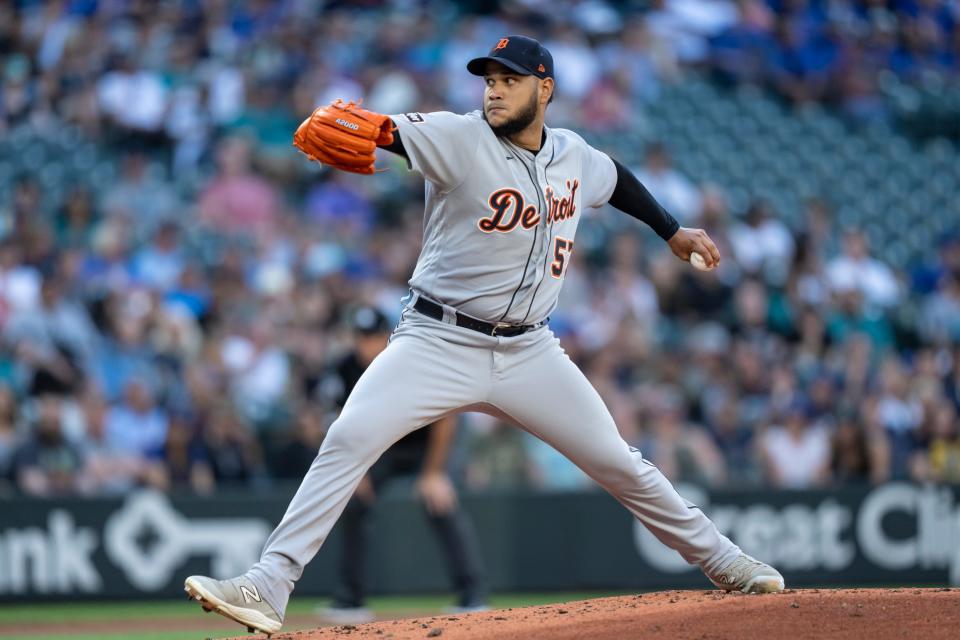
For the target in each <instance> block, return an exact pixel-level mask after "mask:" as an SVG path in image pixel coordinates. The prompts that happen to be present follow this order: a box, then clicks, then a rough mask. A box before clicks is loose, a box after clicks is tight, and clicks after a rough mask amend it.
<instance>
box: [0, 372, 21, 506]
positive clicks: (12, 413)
mask: <svg viewBox="0 0 960 640" xmlns="http://www.w3.org/2000/svg"><path fill="white" fill-rule="evenodd" d="M17 414H18V411H17V398H16V396H15V395H14V393H13V389H12V388H10V385H8V384H0V491H2V490H3V489H4V488H5V486H6V484H7V481H8V480H11V479H12V478H11V475H12V474H11V466H12V465H11V461H12V458H13V453H14V451H15V450H16V448H17V446H18V444H19V438H18V436H17V426H18V425H17V420H18V419H19V416H18V415H17Z"/></svg>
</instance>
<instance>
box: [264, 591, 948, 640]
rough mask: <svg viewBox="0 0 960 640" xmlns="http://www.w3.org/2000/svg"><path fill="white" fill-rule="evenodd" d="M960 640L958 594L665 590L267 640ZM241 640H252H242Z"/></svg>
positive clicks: (367, 625)
mask: <svg viewBox="0 0 960 640" xmlns="http://www.w3.org/2000/svg"><path fill="white" fill-rule="evenodd" d="M958 637H960V589H945V588H944V589H843V590H838V589H804V590H793V589H791V590H787V591H784V592H783V593H778V594H773V595H743V594H740V593H731V594H724V593H720V592H716V591H664V592H659V593H648V594H643V595H635V596H622V597H619V598H602V599H597V600H583V601H579V602H568V603H565V604H554V605H547V606H541V607H526V608H522V609H501V610H498V611H487V612H483V613H474V614H470V615H457V616H451V615H445V616H435V617H429V618H415V619H405V620H392V621H387V622H376V623H372V624H364V625H357V626H350V625H346V626H338V627H328V628H322V629H315V630H312V631H297V632H294V633H281V634H277V635H274V636H273V640H333V639H337V640H344V639H345V638H370V639H378V640H379V639H384V640H386V639H388V638H389V639H391V640H407V639H413V638H417V639H418V640H419V639H420V638H440V639H441V640H480V639H488V638H489V639H491V640H492V639H496V640H503V639H508V638H517V639H520V638H523V639H524V640H572V639H573V638H577V639H586V638H589V639H590V640H624V639H628V638H670V639H671V640H672V639H674V638H696V639H698V640H700V639H706V638H709V639H711V640H721V639H727V638H729V639H731V640H733V639H742V638H763V640H769V639H770V638H791V639H792V640H804V639H810V640H814V639H817V640H819V639H822V638H844V639H848V638H849V639H852V640H860V639H864V640H866V639H869V640H888V639H894V638H896V639H897V640H900V639H903V638H909V639H913V638H923V639H924V640H933V639H935V638H958ZM246 638H247V639H249V638H250V636H246Z"/></svg>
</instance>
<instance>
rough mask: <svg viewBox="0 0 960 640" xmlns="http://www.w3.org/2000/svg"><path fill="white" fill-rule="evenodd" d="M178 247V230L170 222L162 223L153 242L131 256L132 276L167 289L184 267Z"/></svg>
mask: <svg viewBox="0 0 960 640" xmlns="http://www.w3.org/2000/svg"><path fill="white" fill-rule="evenodd" d="M184 262H185V260H184V256H183V251H182V249H181V247H180V237H179V230H178V229H177V227H176V225H174V224H171V223H165V224H163V225H162V226H161V227H160V228H159V229H158V230H157V233H156V235H155V236H154V239H153V242H152V243H151V244H150V245H149V246H146V247H144V248H143V249H141V250H140V251H139V252H137V254H136V255H135V256H134V258H133V265H132V267H133V268H132V271H133V277H134V278H135V279H136V280H137V282H139V283H141V284H144V285H146V286H148V287H150V288H152V289H157V290H159V291H162V292H166V291H169V290H170V289H172V288H173V286H174V285H175V284H176V282H177V280H179V278H180V274H181V273H182V272H183V270H184V268H185V266H186V265H185V264H184Z"/></svg>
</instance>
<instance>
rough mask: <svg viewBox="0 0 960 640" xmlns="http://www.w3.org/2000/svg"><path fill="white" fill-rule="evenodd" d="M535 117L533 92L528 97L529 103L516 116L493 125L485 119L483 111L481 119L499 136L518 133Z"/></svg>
mask: <svg viewBox="0 0 960 640" xmlns="http://www.w3.org/2000/svg"><path fill="white" fill-rule="evenodd" d="M536 117H537V95H536V94H533V96H531V98H530V103H529V104H527V106H526V107H525V108H524V109H523V110H522V111H520V113H518V114H517V115H516V116H514V117H513V118H511V119H510V120H507V121H506V122H504V123H503V124H500V125H493V124H492V123H491V122H490V121H489V120H487V112H486V111H483V119H484V120H487V124H489V125H490V128H491V129H492V130H493V133H494V134H496V135H497V136H499V137H501V138H505V137H507V136H512V135H513V134H515V133H520V132H521V131H523V130H524V129H526V128H527V127H529V126H530V123H532V122H533V121H534V120H535V119H536Z"/></svg>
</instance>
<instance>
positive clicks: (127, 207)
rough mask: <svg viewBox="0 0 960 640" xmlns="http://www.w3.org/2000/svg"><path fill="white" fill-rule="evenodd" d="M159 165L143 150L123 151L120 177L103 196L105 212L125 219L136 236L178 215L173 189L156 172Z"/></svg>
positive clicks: (145, 233)
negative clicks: (152, 161)
mask: <svg viewBox="0 0 960 640" xmlns="http://www.w3.org/2000/svg"><path fill="white" fill-rule="evenodd" d="M159 167H160V165H159V164H151V162H150V156H149V155H148V154H147V153H146V152H145V151H143V150H140V149H132V150H129V151H127V152H126V153H125V154H124V155H123V156H122V159H121V161H120V176H119V177H118V179H117V181H116V182H114V183H113V184H111V185H110V186H109V187H108V188H107V189H106V191H105V193H104V196H103V209H104V211H105V212H106V214H107V215H108V216H120V217H123V218H126V219H127V220H129V221H130V223H131V224H132V225H133V227H134V229H135V230H136V234H137V236H138V237H140V238H142V237H146V236H147V235H148V234H149V233H151V232H152V231H153V230H154V229H155V228H156V227H157V225H159V224H160V223H161V222H163V221H166V220H170V219H173V218H176V217H177V216H178V215H179V214H180V211H179V208H180V207H181V205H180V203H179V202H178V199H177V195H176V192H175V191H174V189H173V186H172V185H171V184H170V183H168V182H166V181H165V180H163V176H162V175H158V174H157V169H158V168H159Z"/></svg>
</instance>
